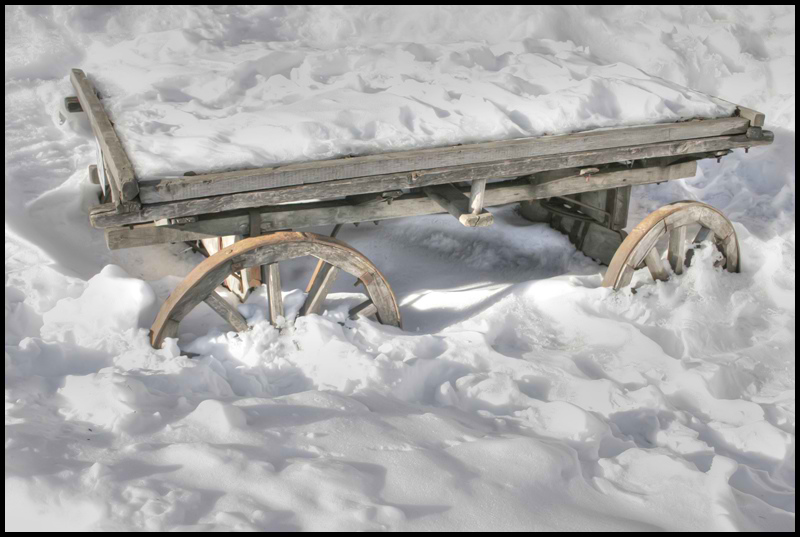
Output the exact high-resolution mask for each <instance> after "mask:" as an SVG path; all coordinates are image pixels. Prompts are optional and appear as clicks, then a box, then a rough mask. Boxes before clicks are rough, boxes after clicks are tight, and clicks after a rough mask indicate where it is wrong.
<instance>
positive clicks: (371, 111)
mask: <svg viewBox="0 0 800 537" xmlns="http://www.w3.org/2000/svg"><path fill="white" fill-rule="evenodd" d="M95 52H96V53H93V54H92V55H91V56H90V57H91V58H93V62H94V64H89V65H87V66H86V71H87V72H89V73H90V74H91V75H92V77H93V80H94V81H95V84H96V86H97V87H98V90H99V91H100V92H101V94H102V97H103V105H104V107H105V108H106V109H107V111H108V112H109V114H110V115H111V117H112V119H113V121H114V126H115V129H116V130H117V133H118V134H119V136H120V138H121V139H122V142H123V145H124V146H125V148H126V150H127V151H128V153H129V155H131V160H132V162H133V165H134V168H135V172H136V176H137V177H138V178H139V179H140V180H142V179H145V180H146V179H154V178H166V177H169V176H179V175H183V174H184V173H186V172H188V171H192V172H195V173H209V172H219V171H227V170H234V169H247V168H260V167H267V166H274V165H278V164H288V163H295V162H303V161H309V160H321V159H331V158H337V157H344V156H351V155H364V154H375V153H382V152H391V151H398V150H406V149H419V148H425V147H441V146H447V145H456V144H465V143H474V142H486V141H492V140H507V139H515V138H523V137H530V136H541V135H552V134H563V133H571V132H576V131H585V130H590V129H597V128H608V127H620V126H632V125H647V124H653V123H665V122H675V121H681V120H687V119H693V118H719V117H730V116H731V115H733V113H734V112H735V108H736V107H735V106H734V105H732V104H730V103H727V102H725V101H721V100H719V99H715V98H713V97H710V96H708V95H705V94H702V93H699V92H697V91H693V90H690V89H687V88H684V87H681V86H678V85H676V84H673V83H671V82H668V81H665V80H663V79H660V78H657V77H652V76H649V75H647V74H645V73H644V72H642V71H641V70H639V69H636V68H634V67H631V66H629V65H626V64H623V63H613V64H609V65H603V64H601V63H599V61H598V60H596V59H594V58H592V57H591V56H590V55H589V54H588V53H583V52H576V51H574V50H567V49H566V48H565V45H564V44H563V43H556V42H551V41H547V40H543V41H534V40H525V41H519V42H512V43H506V44H503V45H500V46H493V47H489V46H486V45H483V44H480V43H455V44H446V45H442V44H426V45H422V44H416V43H406V44H385V45H372V46H369V47H364V46H359V47H347V48H339V49H334V50H318V49H311V48H304V47H297V46H296V45H295V46H294V47H293V46H292V44H291V43H270V44H264V43H260V44H241V45H238V46H233V47H226V48H217V47H215V46H213V45H211V44H210V43H209V42H207V41H202V42H193V41H191V40H190V38H189V37H187V35H186V34H184V33H182V32H179V31H170V32H162V33H159V34H148V35H147V37H146V39H145V38H140V39H136V40H133V41H126V42H123V43H120V44H118V45H116V46H115V47H112V48H110V49H108V50H97V51H95ZM106 58H114V61H113V62H110V61H106V60H105V59H106Z"/></svg>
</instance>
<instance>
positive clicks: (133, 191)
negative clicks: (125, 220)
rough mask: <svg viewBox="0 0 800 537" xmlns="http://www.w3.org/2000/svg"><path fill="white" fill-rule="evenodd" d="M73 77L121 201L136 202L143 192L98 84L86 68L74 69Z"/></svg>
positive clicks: (73, 83)
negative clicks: (97, 90)
mask: <svg viewBox="0 0 800 537" xmlns="http://www.w3.org/2000/svg"><path fill="white" fill-rule="evenodd" d="M70 80H71V81H72V85H73V86H74V88H75V91H76V92H77V97H78V101H79V102H80V106H81V108H82V109H83V111H84V112H86V115H87V116H88V117H89V123H90V125H91V126H92V132H94V135H95V137H96V138H97V140H98V142H99V143H100V148H101V149H102V152H103V155H104V157H105V159H106V163H107V164H108V168H107V169H108V170H109V171H110V172H111V175H112V176H113V180H115V181H116V183H117V188H118V189H119V192H120V194H121V201H132V200H133V199H134V198H136V196H137V195H138V194H139V186H138V184H137V182H136V176H135V175H134V172H133V165H132V164H131V162H130V160H129V159H128V155H127V154H126V153H125V150H124V149H123V148H122V142H120V140H119V137H118V136H117V133H116V131H115V130H114V126H113V125H112V123H111V120H110V119H109V117H108V114H106V111H105V109H104V108H103V104H102V103H101V102H100V99H98V98H97V93H96V92H95V90H94V87H93V86H92V84H91V82H89V79H88V78H86V74H85V73H84V72H83V71H81V70H80V69H73V70H72V72H71V74H70Z"/></svg>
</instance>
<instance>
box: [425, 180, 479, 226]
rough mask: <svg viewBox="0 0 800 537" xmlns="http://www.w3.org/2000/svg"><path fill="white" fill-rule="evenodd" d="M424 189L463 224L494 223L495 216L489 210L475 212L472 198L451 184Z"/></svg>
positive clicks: (426, 193)
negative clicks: (471, 202)
mask: <svg viewBox="0 0 800 537" xmlns="http://www.w3.org/2000/svg"><path fill="white" fill-rule="evenodd" d="M422 190H423V191H424V192H425V195H426V196H428V197H429V198H430V199H432V200H433V201H435V202H436V203H438V204H439V205H440V206H441V207H442V208H443V209H444V210H445V211H447V212H448V213H450V214H451V215H453V216H454V217H455V218H456V219H457V220H458V221H459V222H461V225H463V226H467V227H485V226H490V225H492V224H493V223H494V217H493V216H492V213H490V212H488V211H482V212H480V213H479V214H473V213H472V209H471V208H470V199H469V198H468V197H467V196H465V195H464V194H462V193H461V191H460V190H459V189H458V188H456V187H455V186H453V185H451V184H448V185H435V186H426V187H424V188H423V189H422Z"/></svg>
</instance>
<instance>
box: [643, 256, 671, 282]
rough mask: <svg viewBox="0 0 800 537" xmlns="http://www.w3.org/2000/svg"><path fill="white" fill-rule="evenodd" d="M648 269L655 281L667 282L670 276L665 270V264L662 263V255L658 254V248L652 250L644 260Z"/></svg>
mask: <svg viewBox="0 0 800 537" xmlns="http://www.w3.org/2000/svg"><path fill="white" fill-rule="evenodd" d="M644 262H645V264H646V265H647V269H648V270H649V271H650V275H651V276H652V277H653V279H654V280H661V281H667V280H668V279H669V274H668V273H667V271H666V270H665V269H664V264H663V263H662V262H661V255H659V253H658V249H657V248H651V249H650V251H649V252H648V253H647V256H646V257H645V258H644Z"/></svg>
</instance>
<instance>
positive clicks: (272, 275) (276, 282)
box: [262, 263, 284, 326]
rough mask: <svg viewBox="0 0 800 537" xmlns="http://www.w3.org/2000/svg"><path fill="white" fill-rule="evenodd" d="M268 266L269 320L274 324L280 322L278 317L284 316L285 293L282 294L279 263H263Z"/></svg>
mask: <svg viewBox="0 0 800 537" xmlns="http://www.w3.org/2000/svg"><path fill="white" fill-rule="evenodd" d="M262 266H266V267H267V270H266V272H267V274H266V284H267V295H268V296H269V322H271V323H272V326H276V325H277V323H278V317H283V316H284V313H283V295H282V294H281V272H280V269H279V267H278V263H270V264H269V265H262Z"/></svg>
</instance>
